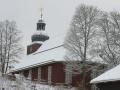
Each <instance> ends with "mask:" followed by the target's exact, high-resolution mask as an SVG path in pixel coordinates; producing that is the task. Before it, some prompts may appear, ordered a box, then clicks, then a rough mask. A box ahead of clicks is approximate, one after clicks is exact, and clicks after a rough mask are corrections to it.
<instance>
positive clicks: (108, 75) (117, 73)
mask: <svg viewBox="0 0 120 90" xmlns="http://www.w3.org/2000/svg"><path fill="white" fill-rule="evenodd" d="M119 80H120V65H118V66H116V67H114V68H113V69H111V70H108V71H107V72H105V73H103V74H101V75H100V76H98V77H97V78H95V79H93V80H91V82H90V83H102V82H111V81H119Z"/></svg>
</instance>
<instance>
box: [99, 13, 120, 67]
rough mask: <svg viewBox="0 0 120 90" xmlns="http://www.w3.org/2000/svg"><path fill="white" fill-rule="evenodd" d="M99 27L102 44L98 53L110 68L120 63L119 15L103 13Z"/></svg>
mask: <svg viewBox="0 0 120 90" xmlns="http://www.w3.org/2000/svg"><path fill="white" fill-rule="evenodd" d="M99 25H100V27H101V35H102V38H103V42H102V43H101V44H100V46H101V47H100V48H99V50H98V52H99V55H100V57H101V58H102V59H103V61H104V62H105V63H107V64H108V65H109V68H112V67H114V66H116V65H118V64H119V63H120V13H118V12H111V13H104V14H103V16H102V18H101V20H100V22H99Z"/></svg>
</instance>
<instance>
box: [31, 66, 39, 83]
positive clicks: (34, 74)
mask: <svg viewBox="0 0 120 90" xmlns="http://www.w3.org/2000/svg"><path fill="white" fill-rule="evenodd" d="M32 80H33V81H36V80H38V68H32Z"/></svg>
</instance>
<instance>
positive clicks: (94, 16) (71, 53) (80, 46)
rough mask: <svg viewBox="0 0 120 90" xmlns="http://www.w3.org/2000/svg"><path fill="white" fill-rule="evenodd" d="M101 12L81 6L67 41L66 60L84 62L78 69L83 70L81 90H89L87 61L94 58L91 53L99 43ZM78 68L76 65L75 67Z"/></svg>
mask: <svg viewBox="0 0 120 90" xmlns="http://www.w3.org/2000/svg"><path fill="white" fill-rule="evenodd" d="M100 13H101V12H100V11H99V10H98V9H97V8H96V7H93V6H86V5H80V6H79V7H78V8H77V10H76V12H75V15H74V17H73V19H72V23H71V26H70V30H69V32H68V34H67V36H66V39H65V44H64V45H65V48H66V49H67V54H66V56H65V59H66V60H68V61H69V60H78V61H82V64H81V65H79V64H77V67H78V68H80V67H81V69H82V73H83V77H82V79H83V80H82V84H81V89H80V90H87V89H86V87H85V77H86V61H88V60H91V59H92V58H93V56H92V55H90V51H91V49H92V48H94V47H95V43H96V42H97V32H98V30H99V29H98V24H97V22H98V21H99V18H100V16H101V14H100ZM75 66H76V65H75Z"/></svg>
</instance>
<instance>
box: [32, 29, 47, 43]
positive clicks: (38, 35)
mask: <svg viewBox="0 0 120 90" xmlns="http://www.w3.org/2000/svg"><path fill="white" fill-rule="evenodd" d="M48 39H49V36H48V35H47V34H46V33H44V32H42V31H40V32H38V31H37V32H36V33H35V34H33V35H32V42H34V41H42V42H44V41H46V40H48Z"/></svg>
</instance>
